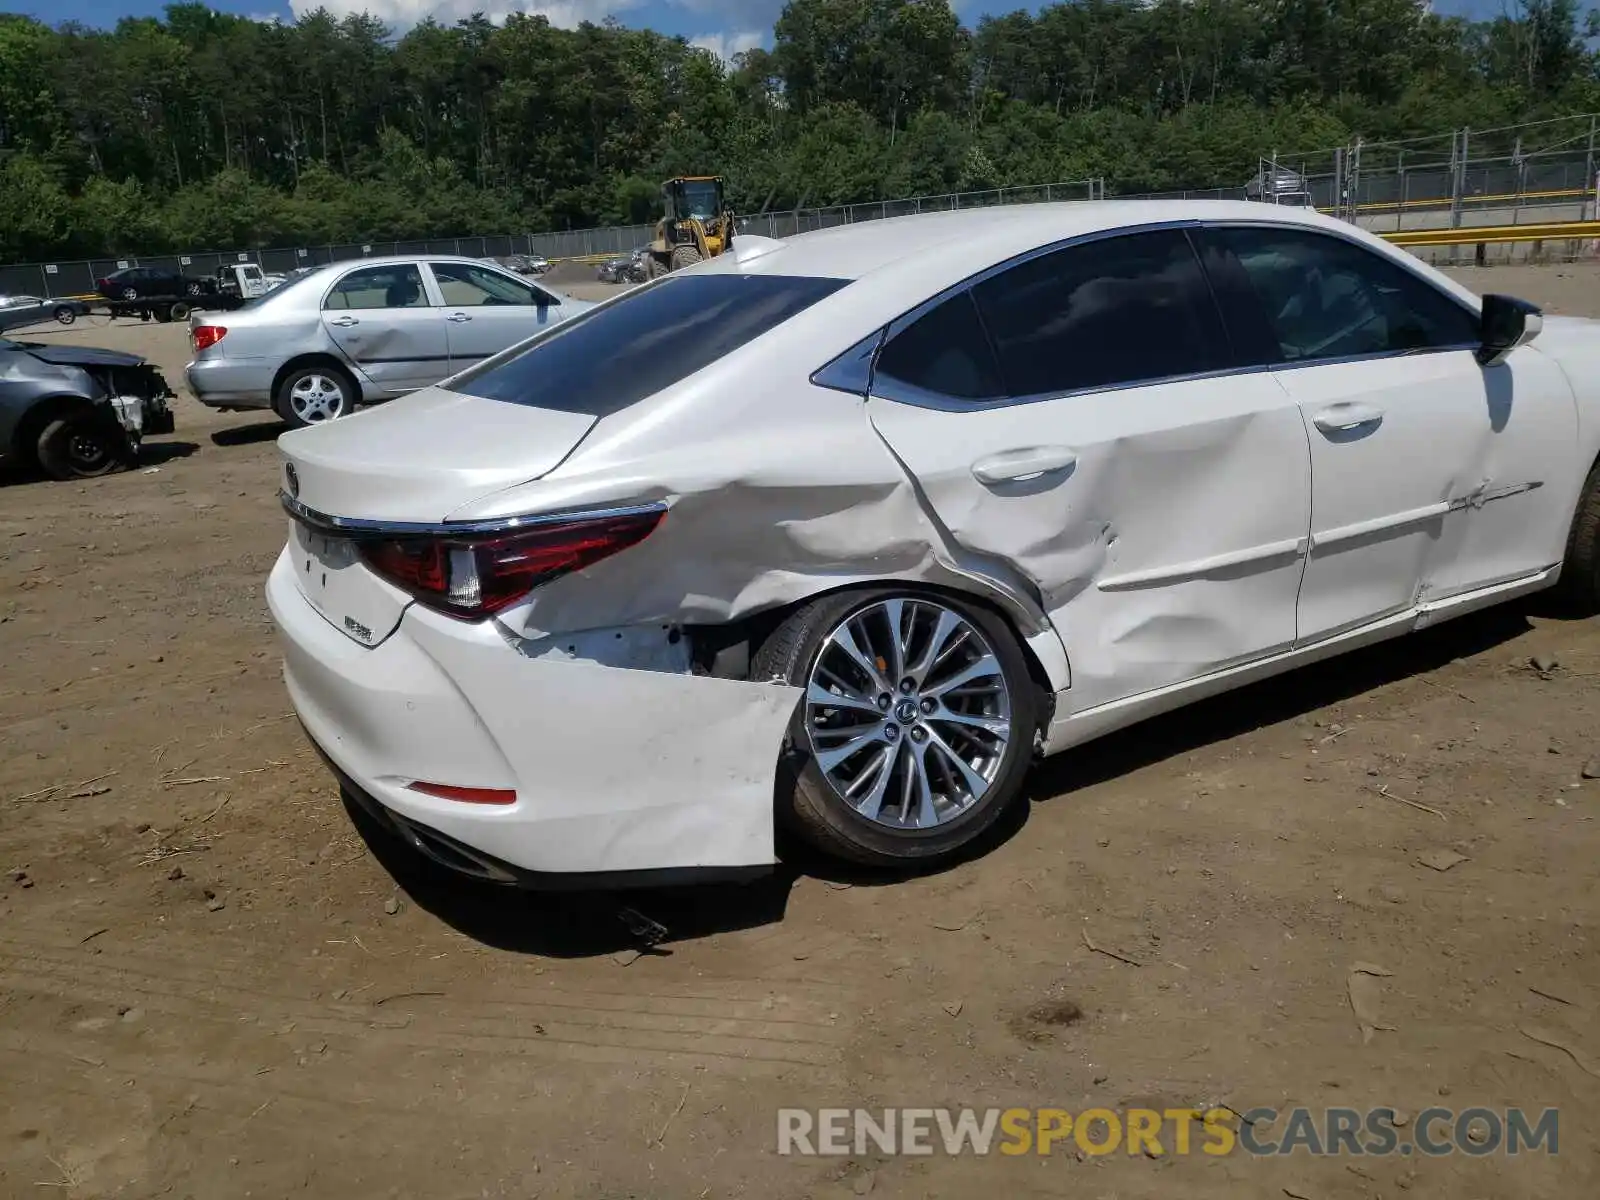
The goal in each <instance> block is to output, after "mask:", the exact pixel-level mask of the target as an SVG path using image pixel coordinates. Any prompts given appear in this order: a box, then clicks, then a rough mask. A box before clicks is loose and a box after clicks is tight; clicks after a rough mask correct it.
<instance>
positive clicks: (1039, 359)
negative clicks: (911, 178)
mask: <svg viewBox="0 0 1600 1200" xmlns="http://www.w3.org/2000/svg"><path fill="white" fill-rule="evenodd" d="M973 294H974V296H975V298H976V299H977V302H978V309H979V311H980V312H981V313H982V315H983V322H984V325H985V326H987V328H988V331H989V334H990V337H991V338H992V339H993V341H994V345H995V349H996V351H997V352H998V354H999V356H1000V370H1001V373H1002V374H1003V375H1004V377H1005V382H1006V388H1007V390H1008V391H1009V392H1010V394H1011V395H1013V396H1040V395H1049V394H1054V393H1061V392H1071V391H1080V390H1084V389H1090V388H1104V387H1113V386H1117V385H1124V384H1133V383H1141V382H1145V381H1152V380H1157V379H1165V378H1168V377H1170V376H1174V375H1192V374H1199V373H1202V372H1206V371H1216V370H1221V369H1223V368H1225V367H1227V366H1228V365H1229V363H1230V359H1231V358H1232V353H1231V351H1230V349H1229V345H1228V339H1227V333H1226V331H1225V330H1224V328H1223V325H1222V317H1221V314H1220V313H1219V312H1218V310H1217V306H1216V301H1215V300H1214V299H1213V298H1212V295H1211V289H1210V287H1209V285H1208V284H1207V283H1206V279H1205V276H1204V274H1203V273H1202V272H1201V270H1200V263H1199V260H1198V259H1197V258H1196V257H1195V254H1194V250H1193V248H1192V247H1191V246H1190V245H1189V240H1188V238H1187V237H1185V236H1184V234H1183V233H1182V231H1180V230H1156V231H1152V232H1150V233H1135V234H1127V235H1125V236H1121V237H1111V238H1104V239H1102V240H1099V241H1094V242H1088V243H1085V244H1081V245H1077V246H1068V247H1066V248H1064V249H1061V250H1056V251H1053V252H1051V253H1049V254H1043V255H1040V256H1039V257H1038V258H1032V259H1029V260H1028V261H1026V262H1023V263H1020V264H1018V265H1017V266H1015V267H1012V268H1011V269H1010V270H1008V271H1004V272H1002V273H1001V274H999V275H996V276H994V277H993V278H990V279H986V280H984V281H983V282H982V283H980V284H978V285H977V286H976V287H974V288H973Z"/></svg>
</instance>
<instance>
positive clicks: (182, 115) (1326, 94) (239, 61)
mask: <svg viewBox="0 0 1600 1200" xmlns="http://www.w3.org/2000/svg"><path fill="white" fill-rule="evenodd" d="M1597 35H1600V26H1597V24H1596V20H1595V16H1594V14H1592V13H1580V12H1579V10H1578V8H1577V3H1576V0H1517V3H1516V5H1515V7H1514V8H1512V9H1508V10H1507V12H1506V13H1505V14H1504V15H1501V16H1498V17H1496V18H1494V19H1493V20H1490V21H1485V22H1471V21H1465V20H1461V19H1458V18H1448V17H1441V16H1437V15H1434V14H1432V13H1431V12H1430V11H1428V6H1427V5H1426V3H1424V2H1423V0H1070V2H1068V3H1056V4H1048V5H1046V6H1044V7H1043V8H1042V9H1041V10H1039V11H1038V12H1037V13H1030V12H1026V11H1018V12H1015V13H1011V14H1009V15H1003V16H998V17H986V18H984V19H982V20H981V21H979V22H978V24H977V26H976V28H971V29H968V28H964V27H963V26H962V25H961V23H960V21H959V20H958V19H957V17H956V14H955V12H954V11H953V10H952V8H951V6H950V3H949V0H790V3H789V4H787V5H786V6H785V8H784V9H783V12H782V14H781V15H780V17H779V18H778V21H777V24H776V26H775V28H774V30H773V35H772V39H771V49H770V50H767V49H757V50H752V51H749V52H748V53H745V54H742V55H740V56H738V57H737V58H736V59H735V60H734V61H733V62H723V61H721V60H720V59H718V58H717V57H715V56H714V55H713V54H711V53H710V52H708V51H706V50H703V49H699V48H696V47H694V46H691V45H690V44H689V43H688V42H686V41H685V40H684V39H682V38H672V37H666V36H664V35H661V34H658V33H655V32H652V31H649V30H637V29H628V28H624V27H623V26H621V25H618V24H616V23H614V22H607V23H605V24H602V25H594V24H584V25H581V26H579V27H578V28H577V29H571V30H568V29H561V28H556V27H554V26H552V25H551V24H550V23H549V22H548V21H547V20H546V19H545V18H543V17H539V16H526V15H520V14H519V15H513V16H511V17H509V18H507V19H506V20H505V21H504V22H503V23H501V24H496V23H493V22H491V21H489V20H488V19H486V18H484V17H483V16H481V15H480V16H474V17H472V18H470V19H468V20H464V21H460V22H458V23H456V24H454V25H442V24H438V23H435V22H432V21H424V22H423V23H422V24H420V25H417V26H415V27H413V28H411V29H409V30H407V31H406V32H405V33H404V34H403V36H399V37H395V36H394V35H393V33H392V32H391V31H390V30H389V29H387V28H385V26H384V25H383V24H382V23H381V22H380V21H378V20H377V19H375V18H373V17H371V16H365V15H362V16H346V17H342V18H341V17H336V16H334V15H332V14H330V13H329V12H327V11H318V12H315V13H312V14H310V15H307V16H304V17H302V18H301V19H299V20H297V21H295V22H294V23H293V24H268V23H263V22H259V21H254V20H249V19H246V18H243V17H236V16H230V15H227V14H224V13H218V12H214V11H212V10H211V9H209V8H207V7H206V6H205V5H204V4H200V3H185V4H174V5H170V6H168V7H167V8H166V9H165V15H164V16H163V17H161V18H127V19H124V20H121V21H119V22H118V23H117V25H116V27H115V28H114V29H110V30H102V29H93V28H86V27H83V26H81V25H76V24H70V23H69V24H64V25H61V26H58V27H51V26H49V25H46V24H42V23H40V22H38V21H36V20H33V19H31V18H28V17H23V16H16V15H10V14H0V259H4V260H6V261H27V260H33V259H41V258H67V257H83V256H90V255H97V254H107V253H129V252H132V253H145V254H152V253H157V252H160V251H164V250H179V249H189V248H211V247H215V248H223V247H243V246H261V247H265V246H283V245H289V246H293V245H307V244H322V243H330V242H352V241H374V240H381V241H389V240H396V239H411V238H422V237H456V236H470V235H474V234H491V233H495V234H498V233H521V232H536V231H541V230H546V229H566V228H582V227H585V226H592V225H604V224H633V223H639V222H643V221H647V220H651V219H653V218H654V216H655V215H656V214H657V212H658V203H659V182H660V180H662V179H665V178H668V177H670V176H671V175H674V174H678V173H707V172H715V173H720V174H723V175H725V176H726V177H727V178H728V181H729V189H730V196H731V199H732V202H733V204H734V206H735V207H736V209H738V210H739V211H741V212H747V213H749V212H758V211H763V210H768V209H788V208H795V207H801V206H817V205H829V204H841V203H856V202H865V201H871V200H878V199H893V198H897V197H902V196H910V195H922V194H933V193H943V192H951V191H962V190H970V189H976V188H990V187H1000V186H1010V185H1023V184H1039V183H1046V182H1057V181H1065V180H1075V179H1087V178H1103V179H1105V180H1108V181H1110V184H1111V187H1112V190H1113V192H1115V191H1117V190H1121V191H1125V192H1135V191H1157V190H1170V189H1177V188H1186V187H1212V186H1217V185H1218V184H1219V183H1229V182H1232V183H1236V184H1239V183H1243V182H1244V180H1245V179H1246V178H1248V176H1249V175H1250V174H1252V173H1253V172H1254V171H1255V169H1256V164H1257V161H1258V158H1259V157H1260V156H1262V155H1264V154H1267V153H1269V152H1270V151H1272V150H1273V149H1291V148H1300V149H1305V148H1314V147H1331V146H1335V145H1342V144H1345V143H1347V142H1348V141H1349V140H1350V139H1351V138H1353V137H1355V136H1357V135H1360V136H1362V137H1365V138H1367V139H1389V138H1398V137H1405V136H1413V135H1419V134H1429V133H1437V132H1440V131H1442V130H1447V129H1453V128H1457V127H1460V126H1466V125H1473V126H1477V127H1479V128H1483V127H1487V126H1492V125H1504V124H1510V123H1513V122H1518V121H1526V120H1531V119H1535V118H1540V117H1545V116H1550V115H1558V114H1564V113H1574V112H1590V111H1595V110H1597V109H1600V60H1597V56H1596V54H1595V52H1594V51H1592V50H1591V49H1590V48H1589V47H1590V43H1591V41H1592V40H1593V39H1594V38H1595V37H1596V36H1597Z"/></svg>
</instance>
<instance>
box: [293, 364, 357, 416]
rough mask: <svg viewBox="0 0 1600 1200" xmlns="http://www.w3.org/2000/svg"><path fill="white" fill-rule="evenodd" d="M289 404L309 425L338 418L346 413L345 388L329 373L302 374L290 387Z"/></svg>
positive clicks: (296, 414) (295, 413)
mask: <svg viewBox="0 0 1600 1200" xmlns="http://www.w3.org/2000/svg"><path fill="white" fill-rule="evenodd" d="M289 406H290V408H292V409H293V410H294V415H295V416H296V417H297V418H298V419H299V420H301V421H303V422H304V423H305V424H307V425H319V424H321V423H322V422H324V421H332V420H336V419H337V418H339V417H342V416H344V413H345V407H346V406H345V396H344V388H342V387H340V386H339V381H338V380H336V379H332V378H330V377H329V376H327V375H321V374H316V373H313V374H310V375H302V376H301V377H300V378H299V379H297V380H295V382H294V386H293V387H291V388H290V389H289Z"/></svg>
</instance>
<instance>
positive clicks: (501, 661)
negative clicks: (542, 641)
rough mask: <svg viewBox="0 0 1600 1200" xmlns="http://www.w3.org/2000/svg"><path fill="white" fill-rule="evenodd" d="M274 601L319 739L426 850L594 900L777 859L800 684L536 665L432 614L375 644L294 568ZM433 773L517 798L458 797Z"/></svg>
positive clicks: (293, 681) (509, 879)
mask: <svg viewBox="0 0 1600 1200" xmlns="http://www.w3.org/2000/svg"><path fill="white" fill-rule="evenodd" d="M267 599H268V605H269V607H270V609H271V611H272V616H273V619H274V621H275V622H276V624H277V626H278V631H279V635H280V639H281V642H282V645H283V653H284V679H285V682H286V684H287V686H288V689H289V695H290V698H291V700H292V701H293V703H294V707H295V710H296V712H297V713H298V714H299V716H300V720H301V722H302V723H303V724H304V726H305V728H306V730H307V732H308V733H309V735H310V737H311V739H312V741H313V742H315V743H316V744H317V746H318V747H319V748H320V749H321V751H322V753H323V754H324V755H325V756H326V758H327V759H328V760H329V762H330V763H331V765H332V766H333V767H334V769H335V771H336V773H337V774H338V775H339V777H340V780H341V783H342V784H343V786H344V788H345V791H346V793H347V794H348V795H350V797H351V798H352V799H353V800H354V801H355V802H357V803H359V804H361V805H362V806H363V807H366V808H367V809H368V810H369V811H373V812H375V814H376V815H378V816H379V819H380V820H381V821H383V823H384V824H385V825H387V826H388V827H389V828H390V829H393V830H396V831H397V832H400V833H401V835H402V836H403V837H404V838H405V840H406V841H408V842H410V843H411V844H412V845H413V846H415V847H417V848H418V849H420V850H422V852H423V853H425V854H427V855H428V856H429V857H431V858H434V859H435V860H437V861H441V862H444V863H445V865H447V866H450V867H452V868H453V869H455V870H458V871H462V872H463V873H465V874H471V875H475V876H477V877H479V878H484V879H493V880H495V881H497V882H501V883H515V884H520V885H522V886H531V887H555V886H565V887H578V888H591V887H602V886H603V887H615V886H620V885H623V884H631V885H653V884H659V883H666V882H682V881H685V880H688V879H696V880H700V879H707V878H723V879H725V878H744V877H747V876H749V875H750V874H752V873H759V872H760V870H763V869H767V868H770V867H771V865H772V864H773V863H774V862H775V860H776V853H775V850H774V845H773V788H774V782H775V775H776V771H777V766H778V760H779V755H780V752H781V747H782V741H783V737H784V733H785V730H786V728H787V726H788V723H789V719H790V717H791V716H792V714H793V712H794V707H795V704H796V702H797V700H798V697H799V689H796V688H790V687H784V686H776V685H770V684H753V683H743V682H736V681H731V680H723V679H709V678H703V677H695V676H690V675H681V674H676V673H672V672H667V671H656V670H639V669H631V668H619V667H608V666H600V665H598V664H596V663H593V662H584V661H572V660H570V659H564V658H563V659H547V658H530V657H527V656H526V655H524V654H523V653H521V652H519V651H518V650H517V649H515V648H513V647H512V646H511V645H510V644H508V642H507V641H506V639H505V638H504V637H503V636H502V635H501V633H500V632H499V630H498V629H497V628H496V626H495V625H494V624H493V623H492V622H485V623H482V624H468V623H464V622H460V621H455V620H452V619H450V618H448V617H444V616H440V615H438V614H434V613H431V612H429V611H428V610H426V609H423V608H421V607H420V606H417V605H413V606H412V607H410V608H408V609H407V610H406V612H405V615H404V616H403V617H402V618H401V621H400V625H399V627H398V628H397V629H396V630H395V632H394V633H393V634H391V635H390V636H389V637H388V638H387V639H386V640H384V641H383V642H382V643H381V644H380V645H378V646H375V647H371V648H369V647H367V646H364V645H361V644H358V643H357V642H355V641H353V640H352V639H351V638H349V637H347V636H346V635H345V634H344V633H342V632H341V631H340V630H338V629H336V628H334V626H333V625H332V624H330V623H329V622H328V620H327V619H326V618H324V617H323V616H322V615H321V614H320V613H318V612H317V610H316V609H315V608H313V607H312V606H311V604H310V603H309V602H308V601H307V600H306V599H305V597H304V596H303V595H301V593H300V590H299V585H298V583H297V581H296V578H295V571H294V567H293V565H292V564H291V563H290V562H289V560H288V558H287V557H286V556H285V557H280V559H279V561H278V565H277V566H276V567H275V568H274V570H273V572H272V577H271V579H270V581H269V582H268V586H267ZM419 781H420V782H427V783H437V784H448V785H453V786H461V787H476V788H496V789H509V790H514V791H515V792H516V794H517V799H516V802H515V803H514V804H510V805H504V806H500V805H495V806H488V805H473V804H466V803H460V802H456V801H450V800H443V799H439V798H437V797H434V796H430V795H425V794H423V793H420V792H417V791H413V790H412V789H411V786H410V785H411V784H412V783H414V782H419ZM380 810H381V811H380ZM752 869H755V870H754V871H753V870H752Z"/></svg>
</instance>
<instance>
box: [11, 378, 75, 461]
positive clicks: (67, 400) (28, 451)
mask: <svg viewBox="0 0 1600 1200" xmlns="http://www.w3.org/2000/svg"><path fill="white" fill-rule="evenodd" d="M95 403H96V402H95V401H94V400H91V399H90V398H89V397H87V396H80V395H77V394H75V393H72V392H56V393H53V394H51V395H48V396H41V397H40V398H39V399H38V400H35V401H34V402H33V404H32V405H31V406H29V408H28V410H27V411H26V412H25V413H23V414H22V416H21V417H19V418H18V419H17V424H16V426H15V428H13V429H12V431H11V445H10V447H9V452H10V454H11V455H12V456H13V457H14V458H15V460H16V461H19V462H26V463H28V464H30V465H37V463H38V457H39V456H38V443H39V435H40V434H42V433H43V432H44V431H45V426H47V425H49V424H50V422H51V421H56V420H60V419H61V418H63V417H69V416H72V415H74V414H76V413H92V412H93V411H94V409H95Z"/></svg>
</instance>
